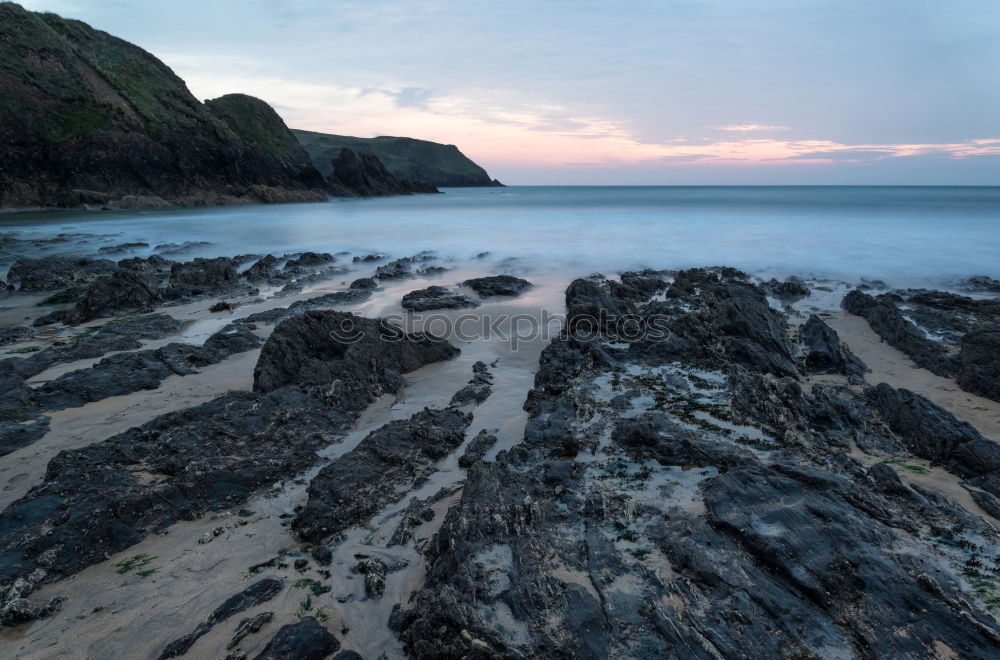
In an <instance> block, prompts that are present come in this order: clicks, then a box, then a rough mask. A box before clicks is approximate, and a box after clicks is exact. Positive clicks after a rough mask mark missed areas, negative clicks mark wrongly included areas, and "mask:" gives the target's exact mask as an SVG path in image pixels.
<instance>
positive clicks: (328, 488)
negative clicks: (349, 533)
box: [292, 408, 472, 543]
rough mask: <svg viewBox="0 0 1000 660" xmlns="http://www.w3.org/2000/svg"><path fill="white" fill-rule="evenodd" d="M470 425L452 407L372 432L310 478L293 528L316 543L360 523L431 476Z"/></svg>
mask: <svg viewBox="0 0 1000 660" xmlns="http://www.w3.org/2000/svg"><path fill="white" fill-rule="evenodd" d="M471 422H472V415H469V414H467V413H463V412H461V411H459V410H457V409H455V408H446V409H444V410H433V409H430V408H425V409H424V410H423V411H421V412H419V413H417V414H416V415H414V416H413V417H411V418H410V419H407V420H399V421H394V422H389V423H388V424H386V425H385V426H382V427H380V428H379V429H376V430H375V431H373V432H371V433H370V434H368V435H367V436H366V437H365V438H364V439H363V440H362V441H361V442H360V443H359V444H358V446H357V447H356V448H355V449H353V450H351V451H350V452H348V453H347V454H344V455H343V456H341V457H340V458H338V459H337V460H335V461H334V462H332V463H330V464H329V465H327V466H326V467H324V468H323V469H322V470H320V472H319V474H317V475H316V477H314V478H313V480H312V481H311V482H310V483H309V501H308V503H307V504H306V505H305V507H304V508H303V509H302V510H301V511H300V512H299V514H298V515H297V516H296V517H295V520H294V521H292V529H294V530H295V532H296V533H297V534H298V536H299V537H300V538H301V539H303V540H305V541H309V542H313V543H317V542H320V541H323V540H325V539H327V538H329V537H331V536H333V535H334V534H336V533H338V532H341V531H343V530H345V529H347V528H348V527H353V526H354V525H359V524H361V523H363V522H364V521H366V520H367V519H368V518H370V517H371V516H373V515H374V514H375V513H377V512H378V511H379V510H380V509H382V508H383V507H384V506H386V505H387V504H390V503H392V502H395V501H397V500H398V499H399V498H400V497H401V496H402V494H403V493H405V492H406V491H407V490H410V489H411V488H412V487H413V485H414V484H415V483H416V482H417V481H418V480H419V479H421V478H424V477H427V476H429V475H430V474H431V473H432V472H433V471H434V469H435V464H436V463H437V462H438V461H439V460H441V459H442V458H444V457H445V456H447V455H448V454H449V453H451V452H452V451H454V450H455V449H456V448H457V447H458V446H459V445H461V444H462V442H463V441H464V439H465V430H466V429H467V428H468V426H469V424H470V423H471Z"/></svg>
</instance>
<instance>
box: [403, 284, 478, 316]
mask: <svg viewBox="0 0 1000 660" xmlns="http://www.w3.org/2000/svg"><path fill="white" fill-rule="evenodd" d="M402 305H403V309H408V310H410V311H411V312H426V311H429V310H432V309H465V308H470V307H479V303H478V302H476V301H475V300H473V299H472V298H470V297H468V296H464V295H462V294H460V293H455V292H453V291H449V290H448V289H446V288H444V287H443V286H429V287H427V288H426V289H417V290H415V291H410V292H409V293H407V294H406V295H404V296H403V302H402Z"/></svg>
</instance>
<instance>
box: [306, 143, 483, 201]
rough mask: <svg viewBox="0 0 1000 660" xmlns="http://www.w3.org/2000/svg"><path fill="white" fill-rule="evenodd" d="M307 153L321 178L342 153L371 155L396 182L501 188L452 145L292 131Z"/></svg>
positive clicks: (327, 172) (328, 171)
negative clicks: (373, 155)
mask: <svg viewBox="0 0 1000 660" xmlns="http://www.w3.org/2000/svg"><path fill="white" fill-rule="evenodd" d="M292 133H294V134H295V136H296V137H298V139H299V142H300V143H302V146H303V147H304V148H305V150H306V151H307V152H308V153H309V156H310V157H311V158H312V162H313V165H315V167H316V169H318V170H319V171H320V173H321V174H323V175H324V176H326V175H328V174H329V173H330V163H331V161H333V160H334V159H336V158H337V157H338V156H339V154H340V152H341V149H343V148H344V147H347V148H350V149H352V150H353V151H356V152H361V151H371V152H372V153H373V154H375V155H376V156H378V158H379V160H381V161H382V163H383V164H384V165H385V167H386V169H387V170H388V171H389V172H390V173H391V174H392V175H393V176H395V177H396V178H398V179H402V180H409V181H421V182H423V183H428V184H430V185H432V186H445V187H458V186H500V185H503V184H501V183H500V182H499V181H497V180H496V179H491V178H490V176H489V175H488V174H487V173H486V170H484V169H483V168H482V167H480V166H479V165H477V164H476V163H474V162H473V161H472V160H470V159H469V158H468V157H466V156H465V154H463V153H462V152H461V151H459V150H458V147H456V146H455V145H453V144H438V143H437V142H428V141H427V140H415V139H413V138H407V137H387V136H383V137H375V138H358V137H349V136H345V135H328V134H326V133H314V132H312V131H302V130H298V129H292Z"/></svg>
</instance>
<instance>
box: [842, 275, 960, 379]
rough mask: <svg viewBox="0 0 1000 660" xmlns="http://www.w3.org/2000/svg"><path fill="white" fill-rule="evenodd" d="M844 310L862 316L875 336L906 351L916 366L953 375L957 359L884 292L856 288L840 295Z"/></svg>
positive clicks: (937, 372)
mask: <svg viewBox="0 0 1000 660" xmlns="http://www.w3.org/2000/svg"><path fill="white" fill-rule="evenodd" d="M843 304H844V309H846V310H847V311H848V312H850V313H851V314H856V315H858V316H861V317H863V318H864V319H865V320H866V321H868V324H869V325H870V326H871V328H872V330H874V331H875V332H876V333H877V334H878V336H879V337H881V338H882V339H883V340H884V341H885V342H886V343H887V344H889V345H890V346H892V347H893V348H896V349H899V350H900V351H902V352H904V353H906V354H907V355H908V356H909V357H910V359H911V360H913V361H914V362H915V363H916V364H917V366H920V367H923V368H924V369H928V370H930V371H932V372H934V373H935V374H937V375H939V376H945V377H948V378H951V377H954V376H955V374H956V372H957V370H958V360H957V359H956V357H955V356H954V355H951V354H949V353H948V351H947V350H946V349H945V348H944V347H943V346H942V345H941V344H940V343H937V342H934V341H931V340H930V339H928V338H927V337H925V336H924V334H923V333H922V332H921V331H920V329H919V328H917V326H915V325H914V324H913V323H911V322H910V321H907V320H906V319H905V318H903V314H902V313H901V312H900V311H899V308H898V307H897V306H896V304H895V303H894V302H893V301H892V299H891V297H890V296H888V295H885V294H883V295H881V296H878V297H873V296H870V295H868V294H867V293H864V292H863V291H861V290H859V289H855V290H854V291H851V292H850V293H848V294H847V295H846V296H845V297H844V302H843Z"/></svg>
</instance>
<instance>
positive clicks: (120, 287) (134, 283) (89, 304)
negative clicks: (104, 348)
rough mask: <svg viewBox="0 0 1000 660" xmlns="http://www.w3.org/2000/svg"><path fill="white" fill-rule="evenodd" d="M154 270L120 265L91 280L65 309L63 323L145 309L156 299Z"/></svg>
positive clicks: (153, 303) (157, 293) (158, 293)
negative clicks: (112, 271)
mask: <svg viewBox="0 0 1000 660" xmlns="http://www.w3.org/2000/svg"><path fill="white" fill-rule="evenodd" d="M159 288H160V286H159V281H158V279H157V276H156V274H155V273H151V272H149V271H142V270H129V269H125V268H121V269H118V270H116V271H115V272H114V273H112V274H111V275H105V276H103V277H100V278H98V279H97V280H95V281H94V283H93V284H91V285H90V287H89V288H88V289H87V291H86V293H84V294H83V296H82V297H81V298H80V299H79V300H78V301H77V302H76V305H75V306H74V307H73V309H72V310H70V311H69V312H67V314H66V316H65V318H64V322H65V323H85V322H87V321H91V320H93V319H96V318H98V317H101V316H111V315H112V314H117V313H120V312H124V311H135V310H143V309H149V308H152V307H154V306H155V305H156V303H157V302H158V301H159V300H160V291H159Z"/></svg>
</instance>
